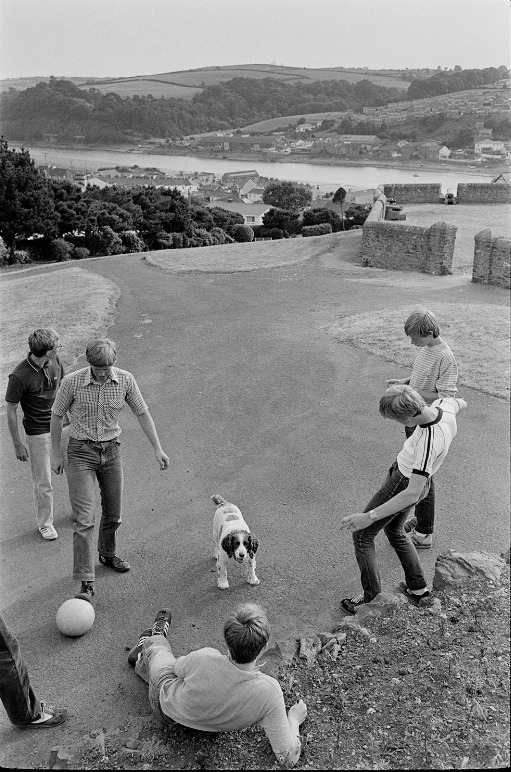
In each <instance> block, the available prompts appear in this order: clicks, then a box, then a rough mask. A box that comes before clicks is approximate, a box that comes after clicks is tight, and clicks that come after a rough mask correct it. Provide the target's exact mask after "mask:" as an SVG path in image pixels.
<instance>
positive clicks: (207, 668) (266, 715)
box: [128, 603, 307, 766]
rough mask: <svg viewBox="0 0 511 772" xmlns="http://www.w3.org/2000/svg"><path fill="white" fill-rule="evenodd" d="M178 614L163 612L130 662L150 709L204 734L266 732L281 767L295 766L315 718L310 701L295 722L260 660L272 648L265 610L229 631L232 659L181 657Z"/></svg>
mask: <svg viewBox="0 0 511 772" xmlns="http://www.w3.org/2000/svg"><path fill="white" fill-rule="evenodd" d="M170 621H171V613H170V611H169V610H168V609H162V610H161V611H159V612H158V614H157V615H156V620H155V622H154V625H153V627H152V629H148V630H144V632H143V633H142V634H141V636H140V639H139V642H138V644H137V645H136V646H134V647H133V649H132V650H131V651H130V653H129V655H128V662H129V663H130V665H133V666H134V667H135V672H136V673H137V675H139V676H140V678H142V679H143V680H144V681H146V683H148V684H149V702H150V705H151V708H152V710H153V712H154V713H155V715H156V716H157V717H158V718H159V719H160V721H162V722H163V723H164V724H172V722H173V721H175V722H177V723H178V724H183V725H184V726H187V727H190V728H191V729H199V730H201V731H203V732H234V731H237V730H239V729H246V728H247V727H249V726H254V725H256V724H257V725H259V726H261V727H262V728H263V729H264V731H265V732H266V735H267V737H268V740H269V741H270V744H271V747H272V749H273V751H274V753H275V755H276V756H277V758H278V760H279V761H280V762H281V763H286V764H289V765H292V766H294V765H295V764H296V763H297V761H298V759H299V757H300V752H301V740H300V733H299V727H300V724H302V723H303V721H305V719H306V717H307V706H306V705H305V703H304V702H303V700H299V701H298V702H297V703H295V704H294V705H292V706H291V708H290V709H289V711H288V713H287V715H286V708H285V705H284V695H283V693H282V689H281V687H280V684H279V683H278V681H277V680H276V679H275V678H272V677H271V676H269V675H266V674H265V673H261V671H260V670H259V666H258V664H257V660H258V658H259V656H260V655H261V654H262V653H263V652H264V651H265V650H266V648H267V647H268V639H269V637H270V630H269V625H268V619H267V617H266V614H265V612H264V611H263V609H262V608H261V607H260V606H256V605H255V604H254V603H242V604H241V605H240V606H238V607H237V608H236V609H235V611H234V613H233V614H231V615H230V616H229V617H228V619H227V621H226V622H225V624H224V639H225V643H226V644H227V649H228V654H227V655H225V654H221V653H220V652H219V651H217V649H212V648H203V649H199V650H197V651H192V652H190V654H187V655H186V656H184V657H177V658H176V657H175V656H174V654H173V653H172V649H171V648H170V644H169V642H168V640H167V633H168V631H169V628H170Z"/></svg>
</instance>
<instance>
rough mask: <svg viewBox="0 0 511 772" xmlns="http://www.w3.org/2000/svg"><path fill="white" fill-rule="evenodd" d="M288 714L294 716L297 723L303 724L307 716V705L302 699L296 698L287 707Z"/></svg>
mask: <svg viewBox="0 0 511 772" xmlns="http://www.w3.org/2000/svg"><path fill="white" fill-rule="evenodd" d="M289 715H290V716H291V717H293V718H295V719H296V720H297V721H298V723H299V724H303V722H304V721H305V719H306V718H307V705H306V704H305V702H304V701H303V700H298V702H295V704H294V705H291V707H290V708H289Z"/></svg>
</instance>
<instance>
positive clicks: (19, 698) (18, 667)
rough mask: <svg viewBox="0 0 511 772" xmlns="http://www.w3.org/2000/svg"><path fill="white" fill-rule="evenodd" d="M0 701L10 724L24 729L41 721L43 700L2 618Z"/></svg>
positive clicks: (0, 618)
mask: <svg viewBox="0 0 511 772" xmlns="http://www.w3.org/2000/svg"><path fill="white" fill-rule="evenodd" d="M0 698H1V700H2V702H3V705H4V708H5V710H6V713H7V715H8V716H9V721H10V722H11V724H14V725H15V726H24V725H25V724H30V723H31V722H32V721H37V719H38V718H41V715H42V714H41V701H40V700H38V699H37V697H36V695H35V693H34V690H33V689H32V686H31V684H30V678H29V675H28V670H27V667H26V665H25V662H24V660H23V657H22V656H21V654H20V649H19V645H18V641H17V640H16V638H15V637H14V635H13V634H12V633H10V632H9V630H8V628H7V625H6V624H5V621H4V619H3V618H2V617H1V616H0Z"/></svg>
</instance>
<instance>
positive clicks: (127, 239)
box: [121, 231, 146, 252]
mask: <svg viewBox="0 0 511 772" xmlns="http://www.w3.org/2000/svg"><path fill="white" fill-rule="evenodd" d="M121 241H122V244H123V246H124V250H125V251H126V252H144V251H145V249H146V245H145V241H144V240H143V239H141V238H140V236H139V235H138V233H137V232H136V231H123V232H122V233H121Z"/></svg>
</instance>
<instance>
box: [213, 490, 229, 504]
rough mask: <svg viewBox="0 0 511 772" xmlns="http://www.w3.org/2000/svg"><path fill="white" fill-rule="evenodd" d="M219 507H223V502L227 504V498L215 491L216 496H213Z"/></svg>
mask: <svg viewBox="0 0 511 772" xmlns="http://www.w3.org/2000/svg"><path fill="white" fill-rule="evenodd" d="M211 498H212V499H213V501H214V502H215V504H216V505H217V507H221V506H222V504H227V502H226V500H225V499H223V498H222V496H219V495H218V494H217V493H215V495H214V496H211Z"/></svg>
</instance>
